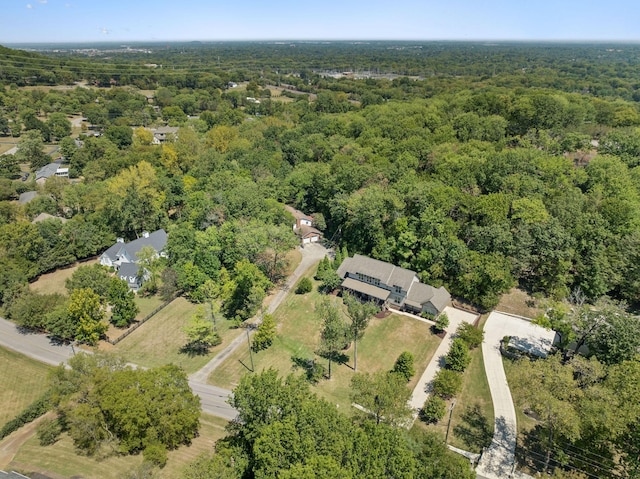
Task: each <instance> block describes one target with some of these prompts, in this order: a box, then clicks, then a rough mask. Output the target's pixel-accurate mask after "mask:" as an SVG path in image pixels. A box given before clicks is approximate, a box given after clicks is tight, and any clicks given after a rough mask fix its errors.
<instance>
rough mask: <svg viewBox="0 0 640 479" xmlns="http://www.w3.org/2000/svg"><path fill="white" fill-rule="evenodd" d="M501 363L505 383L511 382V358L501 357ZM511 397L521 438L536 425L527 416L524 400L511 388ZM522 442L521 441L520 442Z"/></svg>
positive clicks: (534, 421)
mask: <svg viewBox="0 0 640 479" xmlns="http://www.w3.org/2000/svg"><path fill="white" fill-rule="evenodd" d="M502 364H503V366H504V372H505V374H506V375H507V383H511V375H512V371H513V365H514V363H513V359H509V358H505V357H503V358H502ZM511 397H513V406H514V408H515V410H516V421H517V422H518V439H519V440H520V439H521V438H522V435H523V434H526V433H527V432H529V431H530V430H531V429H533V428H534V427H536V424H537V422H536V420H535V419H533V418H531V417H529V416H527V415H526V414H525V413H524V412H523V411H524V405H523V404H524V401H522V398H521V397H520V396H519V395H518V393H517V391H516V390H514V389H511ZM520 444H522V442H520Z"/></svg>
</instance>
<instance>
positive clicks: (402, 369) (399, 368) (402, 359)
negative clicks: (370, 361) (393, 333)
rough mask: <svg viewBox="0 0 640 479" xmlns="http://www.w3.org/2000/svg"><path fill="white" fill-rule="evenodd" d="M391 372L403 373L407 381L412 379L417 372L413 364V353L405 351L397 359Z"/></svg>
mask: <svg viewBox="0 0 640 479" xmlns="http://www.w3.org/2000/svg"><path fill="white" fill-rule="evenodd" d="M391 372H392V373H397V374H399V375H401V376H402V377H403V378H405V380H406V381H407V382H409V381H411V378H412V377H413V375H414V374H415V373H416V370H415V368H414V366H413V354H411V353H410V352H409V351H403V352H402V353H401V354H400V356H398V359H396V363H395V364H394V365H393V369H392V370H391Z"/></svg>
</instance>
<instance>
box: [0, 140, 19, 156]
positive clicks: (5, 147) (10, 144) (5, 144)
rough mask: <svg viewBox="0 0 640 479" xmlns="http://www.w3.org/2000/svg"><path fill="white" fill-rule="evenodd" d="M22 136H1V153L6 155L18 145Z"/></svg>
mask: <svg viewBox="0 0 640 479" xmlns="http://www.w3.org/2000/svg"><path fill="white" fill-rule="evenodd" d="M19 140H20V138H11V137H7V138H0V155H4V154H5V153H6V152H7V151H9V150H10V149H11V148H14V147H16V146H18V141H19Z"/></svg>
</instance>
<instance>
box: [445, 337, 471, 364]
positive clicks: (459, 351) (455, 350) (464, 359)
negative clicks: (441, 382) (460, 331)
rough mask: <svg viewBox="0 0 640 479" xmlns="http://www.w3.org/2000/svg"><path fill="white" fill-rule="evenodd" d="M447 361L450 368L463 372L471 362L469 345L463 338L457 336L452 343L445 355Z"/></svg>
mask: <svg viewBox="0 0 640 479" xmlns="http://www.w3.org/2000/svg"><path fill="white" fill-rule="evenodd" d="M445 362H446V364H447V367H448V368H449V369H452V370H454V371H458V372H463V371H464V370H465V369H467V366H469V363H470V362H471V355H470V354H469V347H468V346H467V343H466V342H464V340H463V339H462V338H455V339H454V340H453V341H452V343H451V349H450V350H449V352H448V353H447V356H446V357H445Z"/></svg>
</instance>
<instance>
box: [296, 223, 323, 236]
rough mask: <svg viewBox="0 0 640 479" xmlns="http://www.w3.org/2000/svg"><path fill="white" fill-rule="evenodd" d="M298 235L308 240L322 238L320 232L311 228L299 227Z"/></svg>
mask: <svg viewBox="0 0 640 479" xmlns="http://www.w3.org/2000/svg"><path fill="white" fill-rule="evenodd" d="M298 233H299V234H300V236H301V237H302V238H308V237H310V236H322V232H321V231H320V230H318V229H316V228H314V227H313V226H307V225H300V228H299V229H298Z"/></svg>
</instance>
